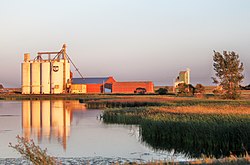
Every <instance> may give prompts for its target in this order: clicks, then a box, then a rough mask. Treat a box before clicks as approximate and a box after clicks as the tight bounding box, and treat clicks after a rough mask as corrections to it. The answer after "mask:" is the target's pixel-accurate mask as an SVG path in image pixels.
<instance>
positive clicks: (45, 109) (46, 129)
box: [41, 100, 50, 137]
mask: <svg viewBox="0 0 250 165" xmlns="http://www.w3.org/2000/svg"><path fill="white" fill-rule="evenodd" d="M41 102H42V136H46V137H49V136H50V101H49V100H43V101H41Z"/></svg>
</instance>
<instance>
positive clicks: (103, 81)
mask: <svg viewBox="0 0 250 165" xmlns="http://www.w3.org/2000/svg"><path fill="white" fill-rule="evenodd" d="M114 82H115V79H114V78H113V77H98V78H73V79H72V84H86V88H87V89H86V93H96V94H98V93H111V91H112V83H114Z"/></svg>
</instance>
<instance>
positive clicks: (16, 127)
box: [0, 100, 187, 160]
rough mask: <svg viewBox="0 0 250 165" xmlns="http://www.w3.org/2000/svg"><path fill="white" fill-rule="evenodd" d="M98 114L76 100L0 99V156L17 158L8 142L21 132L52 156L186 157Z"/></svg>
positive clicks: (98, 112)
mask: <svg viewBox="0 0 250 165" xmlns="http://www.w3.org/2000/svg"><path fill="white" fill-rule="evenodd" d="M101 113H102V111H101V110H94V109H86V107H85V105H84V104H81V103H79V101H62V100H52V101H49V100H46V101H44V100H43V101H0V158H17V157H20V155H19V154H18V153H17V152H16V151H14V150H13V149H11V148H9V147H8V144H9V142H11V143H13V144H16V136H17V135H21V136H24V137H26V138H29V139H33V140H34V141H35V142H36V143H39V145H40V147H42V148H47V149H48V152H49V154H51V155H53V156H56V157H96V156H101V157H109V158H112V157H114V158H116V157H122V158H128V159H129V158H131V159H134V158H141V159H144V160H152V159H157V160H160V159H166V160H173V159H174V160H187V158H186V157H185V156H184V155H183V154H175V153H174V152H173V151H171V152H165V151H155V150H154V149H152V147H150V146H148V145H147V144H145V143H143V142H141V140H140V135H139V127H138V126H136V125H129V126H128V125H117V124H105V123H103V122H102V121H101V120H99V119H98V118H97V116H99V115H100V114H101Z"/></svg>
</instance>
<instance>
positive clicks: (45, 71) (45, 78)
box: [41, 61, 51, 94]
mask: <svg viewBox="0 0 250 165" xmlns="http://www.w3.org/2000/svg"><path fill="white" fill-rule="evenodd" d="M50 68H51V65H50V62H49V61H44V62H41V94H50V88H51V84H50V79H51V76H50V74H51V72H50Z"/></svg>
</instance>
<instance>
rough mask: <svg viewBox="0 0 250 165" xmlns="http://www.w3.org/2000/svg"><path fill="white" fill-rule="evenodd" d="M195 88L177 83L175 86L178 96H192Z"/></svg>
mask: <svg viewBox="0 0 250 165" xmlns="http://www.w3.org/2000/svg"><path fill="white" fill-rule="evenodd" d="M194 90H195V88H194V87H193V85H191V84H186V83H179V84H178V86H177V95H178V96H193V95H194Z"/></svg>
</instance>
